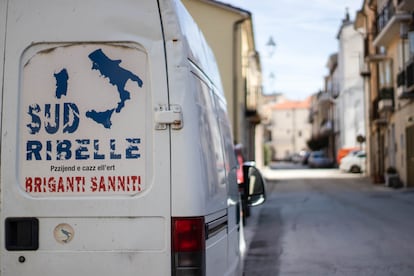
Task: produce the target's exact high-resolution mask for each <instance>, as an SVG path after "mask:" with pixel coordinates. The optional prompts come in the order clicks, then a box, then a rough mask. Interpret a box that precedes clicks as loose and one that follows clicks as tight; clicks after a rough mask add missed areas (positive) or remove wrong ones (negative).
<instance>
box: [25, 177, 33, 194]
mask: <svg viewBox="0 0 414 276" xmlns="http://www.w3.org/2000/svg"><path fill="white" fill-rule="evenodd" d="M32 183H33V179H32V178H31V177H26V181H25V186H26V193H31V192H32V191H33V186H32Z"/></svg>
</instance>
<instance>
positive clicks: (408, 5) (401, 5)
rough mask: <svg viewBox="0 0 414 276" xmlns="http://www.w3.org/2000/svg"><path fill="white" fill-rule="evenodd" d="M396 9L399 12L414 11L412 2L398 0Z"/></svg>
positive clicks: (410, 0) (409, 0)
mask: <svg viewBox="0 0 414 276" xmlns="http://www.w3.org/2000/svg"><path fill="white" fill-rule="evenodd" d="M397 7H398V9H399V10H406V11H409V10H414V2H413V1H412V0H398V4H397Z"/></svg>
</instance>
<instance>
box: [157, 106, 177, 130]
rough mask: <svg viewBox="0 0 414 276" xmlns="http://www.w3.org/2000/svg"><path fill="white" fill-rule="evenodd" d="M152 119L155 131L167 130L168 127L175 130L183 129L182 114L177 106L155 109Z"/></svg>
mask: <svg viewBox="0 0 414 276" xmlns="http://www.w3.org/2000/svg"><path fill="white" fill-rule="evenodd" d="M154 117H155V129H156V130H164V129H167V126H168V125H171V128H172V129H175V130H179V129H182V128H183V113H182V111H181V106H179V105H176V104H175V105H170V106H166V105H160V106H158V107H156V108H155V115H154Z"/></svg>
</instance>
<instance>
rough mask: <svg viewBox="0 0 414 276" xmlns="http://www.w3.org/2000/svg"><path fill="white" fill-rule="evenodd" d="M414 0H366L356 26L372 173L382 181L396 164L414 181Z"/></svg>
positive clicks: (404, 176)
mask: <svg viewBox="0 0 414 276" xmlns="http://www.w3.org/2000/svg"><path fill="white" fill-rule="evenodd" d="M413 12H414V1H412V0H364V1H363V5H362V8H361V10H360V11H359V12H358V13H357V20H356V22H355V28H359V29H362V30H363V31H364V55H363V56H364V59H363V63H362V66H361V67H360V68H361V70H360V73H361V75H362V76H364V80H365V92H366V95H367V97H368V99H369V104H368V105H367V109H368V115H369V126H368V128H367V142H368V155H369V163H370V166H369V174H370V176H371V177H372V179H373V181H374V182H376V183H383V182H384V179H385V176H386V175H387V172H389V171H390V170H392V169H395V170H396V171H397V173H398V176H399V178H400V180H401V183H402V185H403V186H405V187H413V186H414V20H413Z"/></svg>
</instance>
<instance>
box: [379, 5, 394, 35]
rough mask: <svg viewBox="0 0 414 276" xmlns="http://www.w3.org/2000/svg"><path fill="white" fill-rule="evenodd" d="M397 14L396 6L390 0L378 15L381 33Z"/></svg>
mask: <svg viewBox="0 0 414 276" xmlns="http://www.w3.org/2000/svg"><path fill="white" fill-rule="evenodd" d="M394 15H395V7H394V4H393V1H392V0H388V2H387V4H385V6H384V8H383V9H382V11H381V12H380V13H379V15H378V16H377V31H378V33H380V32H381V31H382V29H384V28H385V26H387V24H388V22H389V21H390V20H391V18H392V17H393V16H394Z"/></svg>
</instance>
